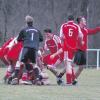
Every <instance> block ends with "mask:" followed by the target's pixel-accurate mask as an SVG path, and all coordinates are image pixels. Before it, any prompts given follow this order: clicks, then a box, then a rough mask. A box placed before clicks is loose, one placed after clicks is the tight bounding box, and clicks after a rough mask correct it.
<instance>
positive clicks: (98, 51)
mask: <svg viewBox="0 0 100 100" xmlns="http://www.w3.org/2000/svg"><path fill="white" fill-rule="evenodd" d="M87 51H88V52H87V66H91V65H90V64H89V57H88V56H89V52H96V68H97V70H99V69H100V67H99V66H100V65H99V63H100V62H99V60H100V49H87Z"/></svg>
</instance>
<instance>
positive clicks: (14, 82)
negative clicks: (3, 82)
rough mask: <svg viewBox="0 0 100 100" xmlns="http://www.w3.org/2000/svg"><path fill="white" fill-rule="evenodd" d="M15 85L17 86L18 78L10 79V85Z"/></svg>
mask: <svg viewBox="0 0 100 100" xmlns="http://www.w3.org/2000/svg"><path fill="white" fill-rule="evenodd" d="M17 84H19V81H18V78H14V79H12V81H11V85H17Z"/></svg>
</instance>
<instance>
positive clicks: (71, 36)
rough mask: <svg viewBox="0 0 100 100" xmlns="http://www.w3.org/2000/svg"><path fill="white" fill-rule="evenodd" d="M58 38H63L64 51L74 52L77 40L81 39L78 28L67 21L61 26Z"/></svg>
mask: <svg viewBox="0 0 100 100" xmlns="http://www.w3.org/2000/svg"><path fill="white" fill-rule="evenodd" d="M60 36H61V37H62V36H63V37H64V50H65V51H66V50H68V49H71V50H76V48H77V45H78V38H79V37H82V32H81V29H80V27H79V26H78V25H77V24H75V23H74V22H73V21H68V22H67V23H65V24H63V25H62V26H61V30H60Z"/></svg>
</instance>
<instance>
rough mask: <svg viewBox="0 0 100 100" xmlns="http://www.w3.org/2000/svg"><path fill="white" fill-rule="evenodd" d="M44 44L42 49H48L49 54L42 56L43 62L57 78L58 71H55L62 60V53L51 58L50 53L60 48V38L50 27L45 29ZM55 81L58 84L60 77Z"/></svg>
mask: <svg viewBox="0 0 100 100" xmlns="http://www.w3.org/2000/svg"><path fill="white" fill-rule="evenodd" d="M44 32H45V36H46V40H45V45H44V49H45V50H49V52H50V53H49V54H48V55H46V56H44V57H43V62H44V64H45V65H47V67H48V69H49V70H50V71H51V72H52V73H53V74H54V75H55V76H56V77H57V78H58V72H57V71H56V67H57V66H58V65H59V64H60V63H61V62H62V61H63V56H64V53H63V52H62V53H61V54H59V55H57V56H55V57H54V58H53V59H52V58H51V55H52V54H54V53H56V52H57V51H58V50H59V49H60V48H62V45H61V39H60V38H59V37H58V36H57V35H54V34H53V33H52V31H51V29H45V30H44ZM57 83H58V84H59V85H60V84H61V83H62V81H61V79H60V80H58V81H57Z"/></svg>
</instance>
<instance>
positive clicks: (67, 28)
mask: <svg viewBox="0 0 100 100" xmlns="http://www.w3.org/2000/svg"><path fill="white" fill-rule="evenodd" d="M82 36H83V34H82V32H81V29H80V27H79V26H78V25H77V24H75V23H74V17H73V16H72V15H70V16H68V22H67V23H64V24H63V25H62V26H61V29H60V37H62V38H63V41H64V61H65V67H66V82H67V84H69V85H72V82H73V80H74V78H75V76H74V70H73V63H72V61H73V58H74V55H75V52H76V49H77V45H78V40H79V43H80V44H79V46H81V45H82Z"/></svg>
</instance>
